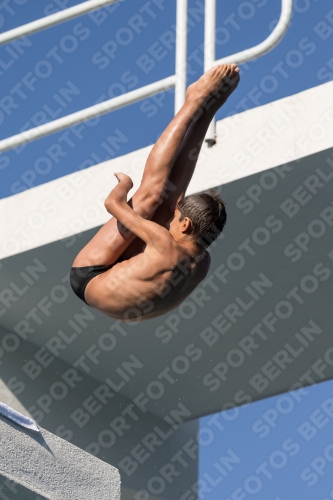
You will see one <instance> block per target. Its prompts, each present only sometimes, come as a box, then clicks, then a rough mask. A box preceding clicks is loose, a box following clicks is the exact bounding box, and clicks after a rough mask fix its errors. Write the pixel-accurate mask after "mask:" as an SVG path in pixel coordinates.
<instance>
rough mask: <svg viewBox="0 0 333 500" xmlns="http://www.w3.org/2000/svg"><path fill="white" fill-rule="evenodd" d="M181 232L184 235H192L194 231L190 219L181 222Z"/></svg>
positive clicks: (185, 218)
mask: <svg viewBox="0 0 333 500" xmlns="http://www.w3.org/2000/svg"><path fill="white" fill-rule="evenodd" d="M181 231H182V233H190V232H191V231H192V221H191V219H190V218H189V217H184V219H183V220H182V221H181Z"/></svg>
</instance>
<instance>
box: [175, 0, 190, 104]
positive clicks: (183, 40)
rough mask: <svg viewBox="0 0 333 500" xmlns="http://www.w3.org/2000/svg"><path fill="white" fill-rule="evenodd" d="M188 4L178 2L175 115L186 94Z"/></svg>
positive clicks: (184, 1) (180, 0)
mask: <svg viewBox="0 0 333 500" xmlns="http://www.w3.org/2000/svg"><path fill="white" fill-rule="evenodd" d="M187 4H188V0H177V13H176V88H175V114H177V113H178V111H179V110H180V108H181V107H182V106H183V104H184V102H185V93H186V75H187V71H186V62H187V61H186V59H187Z"/></svg>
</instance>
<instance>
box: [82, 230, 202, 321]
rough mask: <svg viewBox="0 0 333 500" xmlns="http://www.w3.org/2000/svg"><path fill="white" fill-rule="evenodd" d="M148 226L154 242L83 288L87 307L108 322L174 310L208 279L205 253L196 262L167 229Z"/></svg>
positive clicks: (132, 319) (137, 319)
mask: <svg viewBox="0 0 333 500" xmlns="http://www.w3.org/2000/svg"><path fill="white" fill-rule="evenodd" d="M145 222H148V221H145ZM149 224H151V225H152V226H151V228H152V231H153V232H154V242H153V243H152V244H150V243H149V242H148V243H147V245H146V248H145V250H144V251H143V252H142V253H140V254H138V255H136V256H134V257H132V258H130V259H128V260H126V261H123V262H120V263H117V264H115V265H114V266H113V267H112V268H111V269H110V270H109V271H107V272H105V273H103V274H100V275H99V276H96V277H95V278H94V279H93V280H91V281H90V282H89V283H88V285H87V287H86V291H85V298H86V301H87V303H88V304H89V305H91V306H92V307H94V308H95V309H97V310H99V311H100V312H102V313H103V314H105V315H107V316H109V317H111V318H114V319H119V320H122V321H140V320H143V319H145V320H146V319H151V318H155V317H157V316H161V315H162V314H165V313H167V312H168V311H170V310H172V309H174V308H175V307H177V306H178V305H179V304H180V303H181V302H182V301H183V300H184V299H185V298H186V297H187V296H188V295H189V294H190V293H191V292H192V291H193V290H194V289H195V288H196V286H197V285H198V283H200V281H202V280H203V279H204V278H205V276H206V275H207V272H208V269H209V266H210V257H209V254H208V252H205V253H204V255H203V257H202V258H201V259H200V261H197V259H196V258H195V257H193V256H190V255H189V254H188V253H187V252H186V251H184V249H183V248H182V246H181V245H178V244H177V242H176V241H175V240H174V239H173V237H172V236H171V235H170V233H169V231H168V230H167V229H165V228H163V227H161V226H159V225H158V224H155V223H154V222H150V221H149ZM153 226H155V227H153Z"/></svg>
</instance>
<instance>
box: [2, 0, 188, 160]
mask: <svg viewBox="0 0 333 500" xmlns="http://www.w3.org/2000/svg"><path fill="white" fill-rule="evenodd" d="M115 1H117V0H89V2H85V4H88V3H91V4H92V3H94V4H95V5H96V4H104V5H106V4H108V3H113V2H115ZM187 3H188V0H177V20H176V64H175V65H176V71H175V74H174V75H172V76H169V77H168V78H164V79H163V80H159V81H157V82H154V83H151V84H150V85H146V86H145V87H141V88H140V89H136V90H133V91H132V92H128V93H126V94H123V95H121V96H118V97H114V98H113V99H109V100H108V101H104V102H101V103H99V104H95V105H94V106H90V107H88V108H85V109H82V110H81V111H77V112H76V113H72V114H70V115H67V116H64V117H63V118H59V119H57V120H53V121H51V122H49V123H46V124H44V125H40V126H39V127H35V128H32V129H29V130H26V131H24V132H21V133H20V134H17V135H13V136H11V137H8V138H6V139H3V140H2V141H0V153H2V152H4V151H7V150H9V149H12V148H15V147H18V146H21V145H23V144H27V143H28V142H32V141H35V140H36V139H40V138H41V137H45V136H46V135H50V134H53V133H55V132H59V131H60V130H63V129H65V128H68V127H71V126H73V125H76V124H78V123H82V122H84V121H87V120H90V119H91V118H95V117H97V116H100V115H103V114H105V113H109V112H110V111H115V110H116V109H119V108H122V107H124V106H127V105H129V104H133V103H134V102H137V101H140V100H141V99H145V98H147V97H150V96H152V95H155V94H158V93H159V92H163V91H165V90H168V89H170V88H173V87H175V113H177V112H178V111H179V109H180V108H181V106H182V105H183V103H184V101H185V91H186V55H187ZM83 5H84V4H80V6H83ZM76 7H79V6H76ZM94 8H96V6H95V7H94ZM72 9H74V7H72V8H70V9H67V10H72ZM90 10H93V8H92V9H90ZM64 12H65V11H62V12H61V13H64ZM85 12H87V10H86V11H85ZM61 13H57V14H61ZM82 13H83V12H82ZM55 15H56V14H52V16H48V18H51V17H53V16H55ZM78 15H80V14H78ZM65 17H66V16H65ZM72 17H73V16H72ZM45 19H47V18H45ZM67 19H68V17H66V18H65V19H63V20H67ZM40 21H43V19H41V20H40ZM34 22H37V21H34ZM59 22H62V21H59V18H58V20H57V21H55V22H54V23H53V24H58V23H59ZM31 24H34V23H29V24H26V25H24V26H21V28H25V27H27V26H29V25H31ZM44 27H46V26H44ZM18 29H20V28H16V30H18ZM39 29H43V28H39ZM39 29H35V31H38V30H39ZM11 31H15V30H11ZM11 31H8V32H7V34H10V33H11ZM3 35H6V33H4V34H3ZM19 36H22V34H21V35H17V36H16V35H15V37H16V38H18V37H19ZM12 39H13V38H11V40H12ZM0 40H1V38H0ZM3 43H4V42H3Z"/></svg>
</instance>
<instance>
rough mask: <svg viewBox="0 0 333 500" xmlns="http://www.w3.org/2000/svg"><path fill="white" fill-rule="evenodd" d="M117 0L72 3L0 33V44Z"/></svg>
mask: <svg viewBox="0 0 333 500" xmlns="http://www.w3.org/2000/svg"><path fill="white" fill-rule="evenodd" d="M118 1H121V0H88V1H87V2H83V3H80V4H79V5H74V7H70V8H68V9H65V10H61V11H60V12H56V13H55V14H51V15H50V16H46V17H42V18H41V19H37V20H36V21H32V22H31V23H27V24H23V25H22V26H18V27H17V28H14V29H12V30H9V31H5V32H4V33H1V34H0V45H3V44H5V43H8V42H13V41H14V40H17V39H18V38H21V37H23V36H27V35H32V34H33V33H36V32H37V31H42V30H44V29H46V28H50V27H51V26H55V25H56V24H60V23H63V22H65V21H69V20H70V19H74V18H75V17H78V16H82V15H83V14H86V13H87V12H91V11H92V10H96V9H100V8H102V7H105V6H106V5H110V4H112V3H116V2H118Z"/></svg>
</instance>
